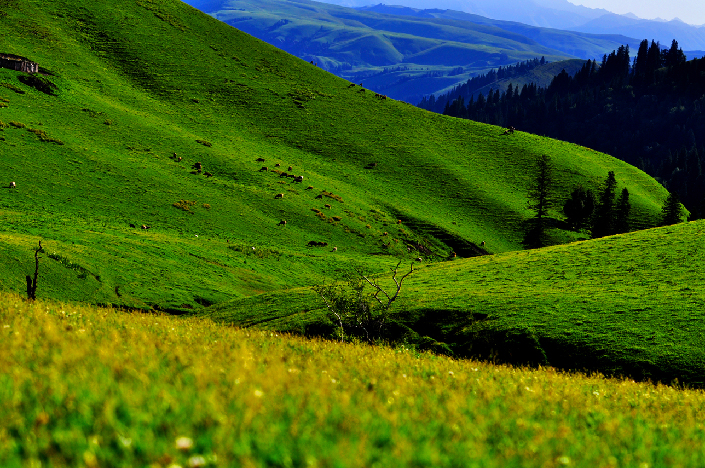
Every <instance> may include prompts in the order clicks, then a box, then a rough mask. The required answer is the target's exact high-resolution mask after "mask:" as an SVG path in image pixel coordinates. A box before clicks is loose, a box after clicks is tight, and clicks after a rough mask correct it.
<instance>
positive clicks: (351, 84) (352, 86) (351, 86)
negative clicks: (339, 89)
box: [348, 83, 357, 88]
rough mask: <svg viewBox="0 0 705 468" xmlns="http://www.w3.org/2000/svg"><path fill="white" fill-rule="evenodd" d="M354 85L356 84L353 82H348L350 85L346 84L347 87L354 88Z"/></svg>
mask: <svg viewBox="0 0 705 468" xmlns="http://www.w3.org/2000/svg"><path fill="white" fill-rule="evenodd" d="M355 86H357V85H356V84H355V83H350V86H348V88H354V87H355Z"/></svg>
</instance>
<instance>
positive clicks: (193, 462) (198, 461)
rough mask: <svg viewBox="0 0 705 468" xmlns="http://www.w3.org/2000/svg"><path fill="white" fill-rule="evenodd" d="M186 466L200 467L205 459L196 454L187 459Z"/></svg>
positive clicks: (203, 464) (204, 464) (204, 462)
mask: <svg viewBox="0 0 705 468" xmlns="http://www.w3.org/2000/svg"><path fill="white" fill-rule="evenodd" d="M188 466H190V467H191V468H200V467H201V466H206V459H205V458H203V457H202V456H200V455H198V456H195V457H191V458H189V459H188Z"/></svg>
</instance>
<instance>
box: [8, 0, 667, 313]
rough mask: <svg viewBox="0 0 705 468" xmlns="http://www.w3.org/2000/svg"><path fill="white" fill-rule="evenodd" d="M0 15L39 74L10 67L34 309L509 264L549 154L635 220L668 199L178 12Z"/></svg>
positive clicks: (24, 8) (122, 5) (569, 154)
mask: <svg viewBox="0 0 705 468" xmlns="http://www.w3.org/2000/svg"><path fill="white" fill-rule="evenodd" d="M116 6H117V7H119V8H117V7H116ZM0 8H1V9H0V26H1V27H2V28H3V30H4V31H6V32H7V33H6V34H3V35H2V37H0V51H2V53H9V54H15V55H19V56H24V57H28V58H29V59H31V60H34V61H36V62H38V63H39V65H40V67H41V68H42V70H43V71H44V73H45V75H40V76H41V78H37V77H36V76H35V78H27V76H25V75H24V74H23V73H21V72H16V71H13V70H7V69H0V98H2V101H1V102H2V104H5V105H4V106H2V107H0V121H2V122H3V123H2V125H0V128H2V131H1V132H0V136H1V137H2V138H1V139H0V150H1V151H2V160H0V179H1V180H2V183H1V184H0V185H5V186H7V185H6V184H9V182H10V181H15V182H16V189H7V190H3V191H2V192H0V215H1V216H2V219H3V223H2V228H0V236H1V237H2V239H3V242H2V243H1V244H0V257H1V258H2V262H0V288H2V289H3V290H14V291H18V292H23V291H24V289H25V286H26V284H25V276H26V275H32V273H33V272H34V267H35V264H34V256H33V251H32V249H33V247H35V246H37V245H38V241H40V240H41V241H42V246H43V248H44V252H43V253H42V254H40V257H41V258H40V271H39V284H38V290H37V291H38V292H37V294H38V296H39V297H51V298H57V299H62V300H80V301H89V302H94V303H112V304H116V305H120V306H124V307H142V308H150V307H151V308H162V309H168V310H172V311H188V310H191V309H193V308H199V307H201V306H208V305H210V304H213V303H216V302H222V301H224V300H227V299H232V298H237V297H242V296H248V295H252V294H257V293H261V292H267V291H275V290H281V289H287V288H291V287H297V286H304V285H310V284H316V283H320V282H321V281H322V280H323V279H324V278H325V277H329V276H332V275H333V274H334V272H335V271H337V270H339V269H344V268H348V267H349V266H350V265H353V264H360V265H363V266H364V267H365V268H369V269H370V270H371V271H381V270H383V269H385V268H386V264H387V261H388V259H389V258H390V257H393V258H409V259H410V258H416V257H418V256H419V255H420V251H419V249H420V247H419V245H423V246H424V248H423V249H420V250H421V251H423V252H426V253H427V254H426V255H424V257H425V258H427V259H428V260H429V261H437V260H441V259H444V258H446V257H447V256H448V255H450V253H451V251H452V250H456V249H457V250H458V253H460V254H461V256H466V255H470V254H472V252H474V251H475V250H474V249H475V246H476V245H479V244H480V242H481V241H485V242H486V243H487V247H486V248H487V250H489V251H490V252H501V251H506V250H515V249H520V248H521V241H522V234H523V227H524V223H525V221H526V219H527V218H528V217H529V216H530V215H531V213H530V212H529V211H528V210H527V209H526V196H525V194H526V193H527V190H528V185H529V183H530V181H531V176H530V173H531V170H532V169H531V168H532V167H533V165H534V161H535V159H536V158H537V157H538V156H539V155H541V154H548V155H550V156H551V158H552V159H553V160H554V161H555V163H556V166H557V174H558V175H559V180H560V183H559V186H558V189H557V191H558V193H559V194H560V195H562V196H566V195H567V193H568V192H569V190H570V189H571V188H572V187H573V185H574V184H577V183H586V182H591V183H594V182H597V181H600V180H603V179H604V177H605V175H606V173H607V171H608V170H614V171H615V172H616V173H617V179H618V180H619V181H620V183H622V184H624V186H626V187H628V188H629V191H630V194H632V204H633V206H634V212H635V219H638V220H639V222H640V223H644V224H648V223H653V222H654V221H655V218H656V216H658V213H659V210H660V206H661V204H662V202H663V200H664V198H665V196H666V193H665V191H664V189H663V188H662V187H661V186H660V185H659V184H658V183H656V182H655V181H654V180H653V179H650V178H649V177H647V176H646V175H645V174H644V173H642V172H640V171H637V170H635V169H634V168H633V167H631V166H628V165H626V164H623V163H621V162H619V161H616V160H615V159H613V158H611V157H609V156H606V155H603V154H599V153H596V152H593V151H591V150H588V149H587V148H582V147H579V146H575V145H569V144H565V143H562V142H558V141H554V140H548V139H544V138H540V137H537V136H533V135H528V134H523V133H516V134H514V135H512V136H511V137H510V138H507V137H504V136H502V135H501V133H502V131H501V129H498V128H496V127H492V126H488V125H481V124H476V123H472V122H466V121H460V120H457V119H451V118H447V117H444V116H440V115H434V114H431V113H427V112H424V111H421V110H419V109H415V108H413V107H412V106H409V105H407V104H404V103H401V102H397V101H394V100H391V99H386V100H384V99H381V98H378V97H375V96H374V94H373V93H370V92H369V91H364V90H363V89H361V88H360V87H359V86H356V87H350V86H349V83H348V82H346V81H344V80H341V79H339V78H336V77H334V76H333V75H331V74H329V73H327V72H324V71H323V70H321V69H320V68H317V67H315V66H312V65H311V64H309V63H307V62H304V61H302V60H300V59H297V58H295V57H293V56H291V55H288V54H286V53H284V52H282V51H280V50H277V49H275V48H274V47H272V46H269V45H267V44H265V43H263V42H261V41H259V40H256V39H254V38H252V37H251V36H249V35H248V34H245V33H243V32H241V31H238V30H236V29H234V28H231V27H229V26H227V25H225V24H223V23H221V22H219V21H217V20H215V19H213V18H212V17H209V16H207V15H205V14H203V13H201V12H199V11H197V10H195V9H193V8H191V7H189V6H188V5H186V4H184V3H181V2H178V1H175V0H139V1H138V2H131V1H122V2H118V3H117V4H116V3H115V2H107V1H103V0H101V1H90V2H89V1H87V0H85V1H84V0H58V1H55V2H52V3H51V4H47V3H46V2H42V1H38V0H37V1H28V2H10V3H3V4H2V6H1V7H0ZM46 80H48V81H50V82H51V83H53V85H54V86H56V88H55V89H51V88H48V89H47V88H45V87H43V86H42V85H41V83H42V82H43V81H46ZM40 89H45V90H47V91H49V94H47V93H44V92H42V91H40ZM178 158H182V159H181V160H179V159H178ZM260 158H262V159H264V160H265V162H264V163H262V162H259V161H257V160H258V159H260ZM196 163H201V171H200V172H199V170H198V169H197V168H196V167H197V165H196ZM275 163H279V164H281V167H280V168H276V167H275ZM373 163H374V164H373ZM265 165H266V166H267V167H268V170H266V171H264V170H262V169H261V168H262V166H265ZM289 166H293V168H292V170H288V167H289ZM279 169H283V170H284V171H286V172H289V173H293V174H294V175H297V176H304V181H303V182H302V183H297V182H294V181H293V179H292V178H290V177H282V176H280V174H279V173H277V172H274V171H275V170H279ZM206 172H207V173H209V174H212V177H207V176H206V174H205V173H206ZM309 185H310V186H312V187H313V188H312V189H307V187H308V186H309ZM278 194H282V196H281V197H277V195H278ZM319 195H320V198H319V197H318V196H319ZM325 205H330V208H328V207H326V206H325ZM553 216H554V217H556V218H559V217H560V215H559V214H558V213H557V212H555V213H553ZM282 220H285V221H287V222H286V224H284V223H282V222H281V221H282ZM397 220H400V221H401V224H399V223H398V222H397ZM131 225H134V227H132V226H131ZM142 225H144V226H145V227H150V228H151V229H140V226H142ZM554 234H555V236H556V238H559V239H571V238H572V237H571V236H572V234H570V233H568V232H563V231H560V230H559V229H557V230H556V231H555V233H554ZM311 241H316V242H321V243H323V242H327V243H328V245H327V246H326V247H311V246H309V245H308V244H309V243H310V242H311ZM333 247H337V251H333V250H334V249H333ZM426 249H430V250H432V251H433V252H434V254H433V255H432V254H428V250H426ZM410 250H411V251H410Z"/></svg>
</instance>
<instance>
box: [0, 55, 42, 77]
mask: <svg viewBox="0 0 705 468" xmlns="http://www.w3.org/2000/svg"><path fill="white" fill-rule="evenodd" d="M0 68H9V69H10V70H17V71H23V72H27V73H38V72H39V64H38V63H36V62H32V61H31V60H29V59H27V58H25V57H20V56H19V55H13V54H0Z"/></svg>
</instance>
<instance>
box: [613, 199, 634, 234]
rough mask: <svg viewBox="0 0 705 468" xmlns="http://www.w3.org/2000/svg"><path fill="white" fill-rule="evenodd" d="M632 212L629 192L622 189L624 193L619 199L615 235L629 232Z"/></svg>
mask: <svg viewBox="0 0 705 468" xmlns="http://www.w3.org/2000/svg"><path fill="white" fill-rule="evenodd" d="M631 211H632V205H631V204H630V203H629V190H627V189H626V188H623V189H622V193H621V195H620V196H619V199H617V207H616V211H615V220H614V230H615V234H621V233H623V232H629V228H630V226H629V213H630V212H631Z"/></svg>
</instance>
